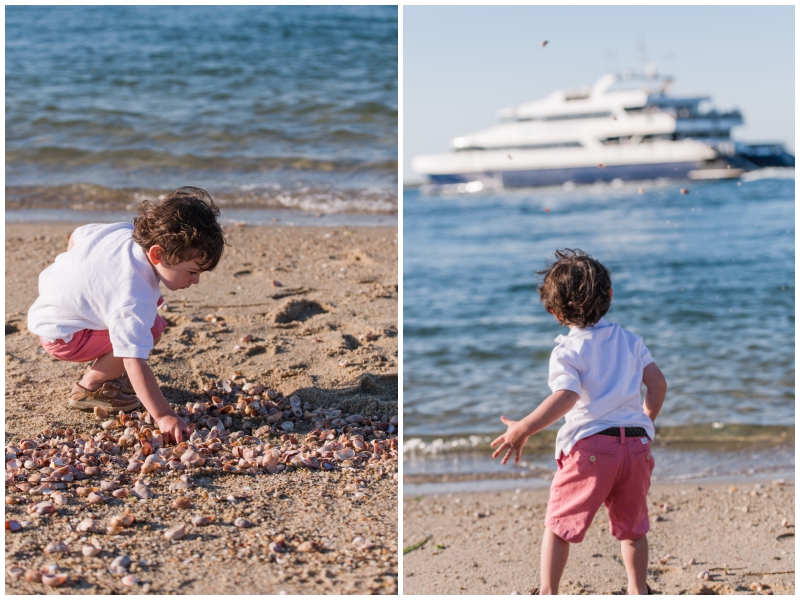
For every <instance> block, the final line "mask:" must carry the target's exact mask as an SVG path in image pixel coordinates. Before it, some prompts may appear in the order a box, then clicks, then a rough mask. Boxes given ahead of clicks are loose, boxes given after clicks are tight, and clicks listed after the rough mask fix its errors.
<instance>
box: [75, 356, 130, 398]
mask: <svg viewBox="0 0 800 600" xmlns="http://www.w3.org/2000/svg"><path fill="white" fill-rule="evenodd" d="M122 360H123V359H122V358H119V357H117V356H114V352H107V353H106V354H103V356H101V357H100V358H98V359H97V360H95V361H94V363H92V365H91V366H90V367H89V370H88V371H86V373H84V375H83V378H82V379H81V380H80V381H79V382H78V385H80V386H82V387H85V388H86V389H87V390H91V391H94V390H96V389H97V388H99V387H100V386H101V385H103V384H104V383H105V382H106V381H111V380H112V379H116V378H117V377H119V376H120V375H122V374H123V373H124V372H125V366H124V364H123V362H122Z"/></svg>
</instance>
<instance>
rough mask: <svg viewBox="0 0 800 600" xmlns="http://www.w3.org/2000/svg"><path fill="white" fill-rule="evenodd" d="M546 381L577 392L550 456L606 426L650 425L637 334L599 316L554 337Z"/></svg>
mask: <svg viewBox="0 0 800 600" xmlns="http://www.w3.org/2000/svg"><path fill="white" fill-rule="evenodd" d="M555 341H556V342H558V346H556V347H555V348H554V349H553V353H552V355H551V356H550V377H549V379H548V385H549V386H550V389H551V390H552V391H553V392H557V391H558V390H571V391H573V392H575V393H576V394H579V395H580V398H579V399H578V402H577V403H576V404H575V406H574V407H573V408H572V410H570V411H569V412H568V413H567V414H566V416H565V418H566V421H567V422H566V423H565V424H564V425H563V426H562V427H561V429H559V430H558V436H557V437H556V459H558V458H560V457H561V453H562V452H563V453H564V454H569V452H570V450H572V447H573V446H574V445H575V443H576V442H577V441H578V440H580V439H582V438H585V437H587V436H590V435H594V434H595V433H598V432H600V431H603V430H604V429H607V428H608V427H643V428H644V429H645V430H646V431H647V435H648V436H649V437H650V439H651V440H652V439H654V437H655V427H654V426H653V422H652V421H651V420H650V418H649V417H648V416H647V415H645V414H644V408H643V406H642V397H641V388H642V371H643V370H644V368H645V367H646V366H647V365H649V364H650V363H651V362H653V359H652V358H651V356H650V352H649V351H648V350H647V347H646V346H645V345H644V342H642V338H641V337H639V336H638V335H634V334H633V333H631V332H630V331H628V330H627V329H623V328H622V327H620V326H619V325H618V324H617V323H611V322H609V321H606V320H605V319H604V318H603V319H600V320H599V321H598V322H597V323H596V324H595V325H594V326H593V327H586V328H583V329H581V328H580V327H573V328H571V329H570V332H569V335H560V336H558V337H557V338H556V340H555Z"/></svg>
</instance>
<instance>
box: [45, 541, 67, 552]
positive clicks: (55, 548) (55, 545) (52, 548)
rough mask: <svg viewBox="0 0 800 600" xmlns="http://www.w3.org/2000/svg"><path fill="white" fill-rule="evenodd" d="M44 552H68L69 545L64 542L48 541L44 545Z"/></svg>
mask: <svg viewBox="0 0 800 600" xmlns="http://www.w3.org/2000/svg"><path fill="white" fill-rule="evenodd" d="M44 551H45V554H59V553H62V552H63V553H69V546H67V545H66V544H65V543H64V542H50V543H49V544H47V546H45V547H44Z"/></svg>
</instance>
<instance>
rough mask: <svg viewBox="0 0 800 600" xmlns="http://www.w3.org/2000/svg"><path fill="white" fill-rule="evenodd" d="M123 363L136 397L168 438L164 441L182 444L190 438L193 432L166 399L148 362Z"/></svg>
mask: <svg viewBox="0 0 800 600" xmlns="http://www.w3.org/2000/svg"><path fill="white" fill-rule="evenodd" d="M123 363H124V365H125V371H126V372H127V373H128V377H129V378H130V380H131V384H132V385H133V389H134V390H136V395H137V396H138V397H139V400H141V401H142V404H144V407H145V408H146V409H147V410H148V411H149V412H150V414H151V415H152V416H153V418H154V419H155V420H156V423H158V428H159V429H160V430H161V434H162V435H164V436H166V437H165V440H164V441H168V440H169V439H170V438H171V439H174V440H175V442H177V443H179V444H180V443H181V442H182V441H183V440H184V438H188V437H189V435H190V434H191V430H190V429H189V427H188V426H187V425H186V423H185V422H184V421H183V419H181V418H180V417H179V416H178V415H176V414H175V411H173V410H172V408H171V407H170V405H169V402H167V399H166V398H164V394H162V393H161V388H160V387H158V382H157V381H156V376H155V375H153V370H152V369H151V368H150V365H148V364H147V361H146V360H145V359H143V358H125V359H123Z"/></svg>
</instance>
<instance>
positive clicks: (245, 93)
mask: <svg viewBox="0 0 800 600" xmlns="http://www.w3.org/2000/svg"><path fill="white" fill-rule="evenodd" d="M397 31H398V28H397V7H394V6H355V7H345V6H305V7H303V6H221V7H220V6H47V7H35V6H9V7H6V55H5V59H6V60H5V67H6V70H5V72H6V98H5V99H6V207H7V209H13V210H17V209H27V208H40V207H46V208H50V209H79V210H80V209H84V210H86V209H102V210H126V209H127V210H130V207H135V206H136V205H138V204H139V203H140V202H141V200H142V199H145V198H150V199H152V198H155V197H157V196H158V195H159V194H163V193H166V192H169V191H172V190H173V189H175V188H177V187H180V186H182V185H195V186H200V187H204V188H206V189H208V190H209V191H210V192H211V193H212V195H213V196H214V198H215V200H216V201H217V202H218V203H219V204H220V205H222V206H229V207H237V208H268V209H280V208H289V209H292V210H294V211H307V212H311V213H322V214H330V213H342V212H351V213H359V212H360V213H381V214H387V213H396V211H397V107H398V101H397V75H398V69H397Z"/></svg>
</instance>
